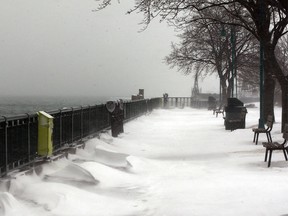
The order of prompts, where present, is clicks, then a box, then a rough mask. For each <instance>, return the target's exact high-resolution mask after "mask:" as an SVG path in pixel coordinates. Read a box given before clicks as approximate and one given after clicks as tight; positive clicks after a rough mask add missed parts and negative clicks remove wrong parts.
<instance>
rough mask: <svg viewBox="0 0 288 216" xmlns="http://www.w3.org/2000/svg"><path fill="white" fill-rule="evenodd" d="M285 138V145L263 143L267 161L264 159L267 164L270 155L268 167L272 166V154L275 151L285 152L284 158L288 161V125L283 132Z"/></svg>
mask: <svg viewBox="0 0 288 216" xmlns="http://www.w3.org/2000/svg"><path fill="white" fill-rule="evenodd" d="M283 138H284V141H283V143H278V142H263V143H262V144H263V147H264V148H266V152H265V159H264V161H265V162H266V161H267V157H268V154H269V159H268V167H270V165H271V158H272V152H273V151H274V150H281V151H283V154H284V158H285V160H286V161H287V154H288V145H286V142H287V140H288V124H285V127H284V131H283Z"/></svg>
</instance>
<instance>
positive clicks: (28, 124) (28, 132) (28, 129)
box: [26, 113, 31, 162]
mask: <svg viewBox="0 0 288 216" xmlns="http://www.w3.org/2000/svg"><path fill="white" fill-rule="evenodd" d="M26 115H27V116H28V122H27V141H28V162H30V151H31V148H30V147H31V141H30V140H31V139H30V115H29V114H28V113H26Z"/></svg>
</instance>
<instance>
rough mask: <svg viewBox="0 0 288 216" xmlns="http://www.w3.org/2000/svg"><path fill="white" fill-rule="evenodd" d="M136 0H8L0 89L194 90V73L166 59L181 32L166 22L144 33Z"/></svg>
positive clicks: (3, 10)
mask: <svg viewBox="0 0 288 216" xmlns="http://www.w3.org/2000/svg"><path fill="white" fill-rule="evenodd" d="M133 2H134V1H126V2H124V1H121V4H117V3H116V4H114V5H112V6H111V7H108V8H107V9H105V10H102V11H99V12H92V11H93V10H94V9H95V8H96V7H97V2H96V1H94V0H81V1H80V0H25V1H23V0H9V1H8V0H2V1H1V2H0V29H1V34H0V77H1V85H0V95H52V96H57V95H59V96H65V95H68V96H71V95H76V96H82V95H88V96H90V95H95V96H119V97H121V96H129V95H131V94H134V93H137V92H138V89H139V88H144V89H145V96H146V97H155V96H161V95H162V94H163V93H164V92H168V93H169V95H171V96H190V92H191V87H192V85H193V79H192V76H183V75H182V74H180V73H179V72H177V71H176V69H173V70H171V69H169V66H167V65H165V64H164V63H163V58H164V57H165V56H166V55H167V54H169V52H170V44H171V42H172V41H176V40H177V38H176V36H175V34H176V33H175V32H174V31H173V29H172V28H168V27H167V25H166V23H159V22H153V23H152V24H151V25H150V26H149V27H148V29H147V30H145V31H144V32H141V33H139V30H141V28H142V27H141V26H140V25H139V23H140V22H141V19H142V15H141V14H137V13H134V14H132V15H126V14H125V12H126V11H127V10H128V9H129V8H131V7H132V6H133ZM216 79H217V78H216V77H213V78H212V80H216ZM216 83H217V81H216ZM200 85H201V86H200V87H201V88H202V89H203V91H211V89H218V87H214V88H213V87H212V86H211V85H209V84H206V85H204V84H200Z"/></svg>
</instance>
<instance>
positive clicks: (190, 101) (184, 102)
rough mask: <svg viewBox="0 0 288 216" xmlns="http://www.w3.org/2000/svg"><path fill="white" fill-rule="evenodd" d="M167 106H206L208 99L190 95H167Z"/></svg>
mask: <svg viewBox="0 0 288 216" xmlns="http://www.w3.org/2000/svg"><path fill="white" fill-rule="evenodd" d="M167 106H168V107H170V108H171V107H180V108H183V107H192V108H207V107H208V100H198V99H194V98H191V97H169V98H168V101H167Z"/></svg>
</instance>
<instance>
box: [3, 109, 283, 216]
mask: <svg viewBox="0 0 288 216" xmlns="http://www.w3.org/2000/svg"><path fill="white" fill-rule="evenodd" d="M276 113H277V119H276V121H277V122H276V124H275V125H274V129H273V133H272V138H273V140H275V141H277V140H279V141H281V140H282V138H281V133H280V123H279V119H280V118H279V116H280V109H276ZM257 121H258V109H248V114H247V118H246V129H239V130H236V131H233V132H231V131H226V130H225V129H224V125H223V119H222V117H221V116H220V117H218V118H216V117H215V116H213V115H212V111H207V110H196V109H191V108H185V109H169V110H155V111H154V112H153V113H151V114H150V115H147V116H142V117H140V118H138V119H136V120H134V121H132V122H129V123H127V124H125V133H124V134H121V135H120V137H118V138H112V137H111V136H110V135H109V133H107V134H102V135H101V136H100V138H95V139H92V140H89V141H88V142H87V143H86V147H85V149H84V150H83V149H80V150H78V151H77V154H76V155H69V159H61V160H59V161H57V162H53V163H50V164H46V165H44V166H43V167H42V169H38V170H37V173H35V174H34V175H27V176H25V175H23V174H21V173H19V174H16V175H15V179H13V180H12V181H11V184H10V185H5V184H2V185H1V186H2V187H1V191H2V192H1V193H0V215H5V216H8V215H9V216H11V215H13V216H14V215H15V216H19V215H23V216H24V215H25V216H27V215H33V216H38V215H41V216H46V215H47V216H48V215H49V216H52V215H53V216H60V215H61V216H64V215H69V216H72V215H73V216H80V215H83V216H84V215H85V216H92V215H93V216H97V215H99V216H106V215H111V216H114V215H115V216H116V215H137V216H138V215H139V216H142V215H143V216H162V215H163V216H164V215H167V216H206V215H207V216H211V215H215V216H231V215H233V216H238V215H239V216H243V215H246V216H250V215H251V216H258V215H259V216H260V215H261V216H262V215H267V216H274V215H275V216H276V215H277V216H281V215H282V216H284V215H288V205H287V201H286V200H287V196H288V174H287V173H288V163H287V162H286V161H284V157H283V154H282V152H275V153H274V154H273V158H272V164H271V167H270V168H267V163H265V162H263V159H264V152H265V151H264V148H263V147H262V145H261V142H262V141H265V140H266V137H265V135H263V134H260V137H259V144H258V145H257V146H256V145H255V144H254V143H252V138H253V133H252V131H251V128H252V127H255V126H256V125H257Z"/></svg>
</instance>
